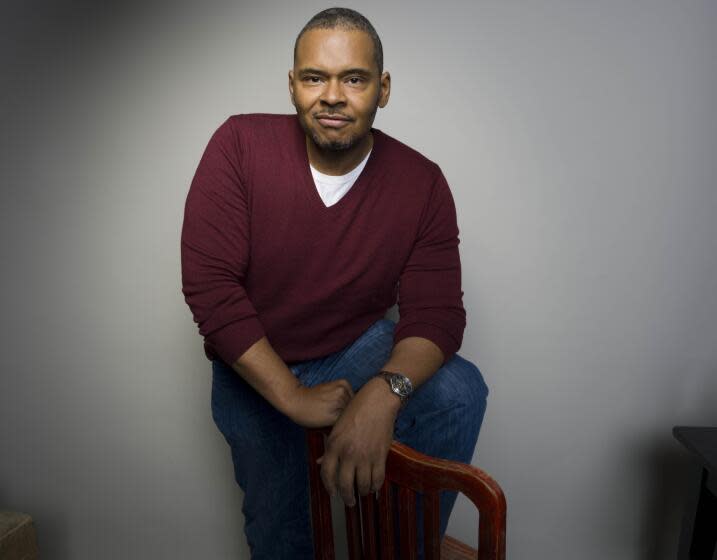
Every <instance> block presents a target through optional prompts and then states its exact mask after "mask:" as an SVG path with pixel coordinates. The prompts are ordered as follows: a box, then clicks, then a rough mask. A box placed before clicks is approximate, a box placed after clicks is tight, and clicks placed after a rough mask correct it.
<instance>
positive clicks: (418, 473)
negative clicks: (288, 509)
mask: <svg viewBox="0 0 717 560" xmlns="http://www.w3.org/2000/svg"><path fill="white" fill-rule="evenodd" d="M330 432H331V427H324V428H307V429H306V438H307V445H308V451H309V483H310V492H311V512H312V525H313V537H314V551H315V555H314V558H315V559H316V560H334V559H335V551H334V539H333V525H332V519H331V497H330V496H329V494H328V492H327V491H326V488H324V484H323V481H322V480H321V475H320V471H321V465H318V464H317V463H316V459H318V458H319V457H320V456H321V455H323V453H324V448H325V438H326V436H328V435H329V434H330ZM392 484H394V485H396V486H398V516H399V520H398V521H399V534H400V545H401V551H402V557H403V558H406V559H408V560H415V558H416V557H417V552H416V546H417V533H416V492H421V493H423V512H424V551H425V558H426V560H438V559H439V558H440V557H441V543H440V542H439V531H440V517H439V506H440V500H439V492H440V491H441V490H449V491H458V492H462V493H463V494H465V495H466V496H467V497H468V498H469V499H470V500H471V501H472V502H473V504H474V505H475V506H476V508H477V509H478V512H479V522H478V552H477V559H478V560H505V527H506V501H505V496H504V494H503V490H502V489H501V487H500V486H499V485H498V483H497V482H496V481H495V480H494V479H493V478H492V477H491V476H490V475H489V474H488V473H486V472H485V471H483V470H481V469H479V468H478V467H474V466H473V465H468V464H465V463H460V462H457V461H448V460H445V459H438V458H435V457H429V456H428V455H424V454H423V453H419V452H418V451H415V450H414V449H411V448H410V447H408V446H407V445H404V444H403V443H401V442H399V441H395V440H394V441H393V442H392V444H391V447H390V449H389V453H388V456H387V458H386V472H385V480H384V483H383V485H382V486H381V489H380V490H379V492H378V504H377V503H376V502H377V500H376V496H375V494H374V493H371V494H369V495H368V496H358V495H357V494H358V493H357V489H356V486H355V485H354V498H357V500H356V504H357V505H356V506H354V507H348V506H345V507H344V509H345V511H346V534H347V540H348V548H349V558H350V559H351V560H358V559H365V560H374V559H378V558H382V559H391V558H393V557H394V550H395V547H394V521H393V508H392V507H391V496H390V487H391V485H392ZM359 504H360V508H359V507H358V506H359ZM370 525H372V527H371V526H370ZM455 542H459V541H455ZM404 551H406V552H404Z"/></svg>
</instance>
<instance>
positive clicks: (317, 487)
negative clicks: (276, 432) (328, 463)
mask: <svg viewBox="0 0 717 560" xmlns="http://www.w3.org/2000/svg"><path fill="white" fill-rule="evenodd" d="M307 443H308V447H309V457H317V458H318V457H320V456H321V455H323V454H324V434H322V433H321V432H318V431H312V430H309V431H308V432H307ZM309 489H310V493H311V524H312V528H313V534H314V543H315V545H314V559H315V560H335V558H336V555H335V552H334V530H333V524H332V521H331V496H329V493H328V492H327V491H326V488H324V483H323V482H322V481H321V465H317V464H316V460H315V459H314V460H313V461H311V460H310V461H309ZM316 543H320V544H316Z"/></svg>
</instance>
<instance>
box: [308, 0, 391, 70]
mask: <svg viewBox="0 0 717 560" xmlns="http://www.w3.org/2000/svg"><path fill="white" fill-rule="evenodd" d="M337 27H338V28H341V29H346V30H349V31H353V30H358V31H365V32H366V33H368V34H369V36H370V37H371V40H372V41H373V56H374V60H375V61H376V66H378V74H379V76H380V75H381V74H382V73H383V47H382V46H381V39H380V38H379V36H378V33H376V29H374V27H373V25H371V22H370V21H369V20H367V19H366V18H365V17H364V16H362V15H361V14H360V13H358V12H357V11H356V10H351V9H350V8H329V9H327V10H323V11H321V12H319V13H318V14H316V15H315V16H314V17H312V18H311V19H310V20H309V21H308V23H307V24H306V25H305V26H304V27H303V28H302V29H301V31H300V32H299V34H298V35H297V37H296V41H294V61H296V47H297V45H298V44H299V39H301V36H302V35H303V34H304V33H306V32H307V31H310V30H312V29H336V28H337Z"/></svg>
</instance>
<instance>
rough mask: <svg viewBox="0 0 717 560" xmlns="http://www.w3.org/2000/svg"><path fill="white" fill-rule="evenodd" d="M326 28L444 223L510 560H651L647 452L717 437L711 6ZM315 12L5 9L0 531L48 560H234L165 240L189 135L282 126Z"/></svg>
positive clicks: (596, 6) (663, 516) (201, 391)
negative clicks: (372, 34)
mask: <svg viewBox="0 0 717 560" xmlns="http://www.w3.org/2000/svg"><path fill="white" fill-rule="evenodd" d="M344 5H345V6H347V7H352V8H355V9H357V10H359V11H360V12H362V13H363V14H364V15H365V16H367V17H368V18H369V19H370V20H371V21H372V23H373V24H374V25H375V27H376V28H377V31H378V33H379V35H380V36H381V38H382V41H383V45H384V51H385V67H386V69H387V70H389V71H390V72H391V74H392V78H393V84H392V94H391V99H390V101H389V104H388V106H387V107H386V108H385V109H383V110H379V112H378V116H377V118H376V121H375V123H374V126H375V127H376V128H379V129H381V130H383V131H384V132H386V133H388V134H390V135H392V136H394V137H396V138H397V139H399V140H401V141H403V142H405V143H407V144H408V145H410V146H412V147H414V148H416V149H418V150H419V151H421V152H422V153H423V154H424V155H426V156H427V157H429V158H430V159H432V160H433V161H435V162H437V163H438V164H439V165H440V166H441V168H442V170H443V172H444V174H445V175H446V177H447V179H448V181H449V184H450V186H451V189H452V192H453V196H454V199H455V202H456V206H457V212H458V224H459V228H460V238H461V244H460V251H461V258H462V265H463V289H464V292H465V296H464V303H465V307H466V310H467V314H468V325H467V328H466V331H465V336H464V340H463V346H462V349H461V350H460V354H461V355H463V356H464V357H466V358H467V359H470V360H473V361H475V363H476V364H477V365H478V366H479V367H480V368H481V370H482V372H483V374H484V377H485V379H486V382H487V383H488V385H489V387H490V391H491V392H490V397H489V401H488V408H487V413H486V417H485V421H484V424H483V428H482V432H481V435H480V438H479V441H478V446H477V449H476V454H475V456H474V459H473V464H475V465H477V466H479V467H481V468H484V469H485V470H486V471H488V472H489V473H491V474H492V475H493V476H494V477H495V478H496V479H497V480H498V482H499V483H500V484H501V486H502V487H503V489H504V491H505V493H506V496H507V500H508V535H507V551H508V557H509V558H512V559H518V560H520V559H523V558H541V559H548V558H580V559H582V560H602V559H605V558H611V559H613V560H632V559H641V560H660V559H668V558H670V559H671V558H674V555H675V550H676V543H677V538H678V532H679V524H680V519H681V516H682V512H683V504H684V502H683V500H684V493H685V492H686V491H687V488H688V486H689V480H688V478H687V476H688V474H689V472H690V471H689V470H688V467H689V463H688V458H687V455H686V452H684V451H683V450H682V448H681V447H680V446H679V445H678V444H677V443H676V442H675V441H674V440H673V439H672V436H671V429H672V427H673V426H674V425H713V426H714V425H717V406H716V403H717V344H716V342H717V297H716V295H715V292H716V290H715V288H716V287H717V220H715V217H714V216H715V214H716V212H717V188H716V185H715V177H716V176H717V173H716V171H717V157H716V156H717V154H716V153H715V149H716V148H717V111H716V110H715V99H717V58H715V56H714V53H715V52H717V34H715V33H714V29H715V25H717V4H715V3H713V2H708V1H704V2H698V1H694V2H683V3H679V4H677V3H673V2H669V1H667V0H664V1H657V0H656V1H652V2H646V1H641V2H631V3H626V2H619V1H608V2H600V3H597V2H567V1H549V0H542V1H538V2H531V3H524V4H521V5H519V4H518V3H508V2H468V1H462V2H460V1H452V0H446V1H443V2H438V3H437V2H403V3H390V2H379V1H366V2H347V3H346V4H344ZM326 7H329V5H326V4H322V3H319V2H315V1H307V2H302V3H295V2H289V1H288V0H287V1H284V2H278V1H264V2H261V3H259V2H256V3H249V2H234V3H229V2H223V3H218V2H214V3H212V2H205V3H202V4H201V5H200V4H199V3H194V4H190V3H188V2H186V3H174V4H170V3H156V2H155V3H139V2H135V3H132V2H129V3H114V4H112V5H111V7H107V6H106V5H105V6H102V7H100V6H99V5H96V4H95V3H93V2H64V3H60V2H46V3H42V2H40V3H33V4H32V5H30V4H27V5H25V4H24V3H21V2H10V3H5V6H4V7H3V8H2V11H3V12H4V13H3V15H2V17H0V20H1V21H2V23H1V24H0V26H2V33H0V61H1V62H2V67H3V68H2V81H3V85H2V93H1V94H0V95H1V99H2V101H1V103H2V108H1V110H2V113H1V114H0V115H1V117H2V124H1V126H0V143H1V144H0V148H1V152H0V154H1V158H2V160H1V161H0V163H1V167H0V174H1V175H0V179H1V180H2V190H1V197H2V198H1V203H2V204H1V206H0V233H1V236H0V238H1V239H2V255H1V259H2V261H1V262H2V279H1V280H0V282H1V283H2V284H1V286H2V290H1V293H2V309H3V312H4V319H3V321H2V336H1V337H0V344H1V345H2V346H1V347H0V348H1V353H0V357H1V359H2V367H1V369H0V376H1V377H0V509H12V510H19V511H25V512H27V513H30V514H31V515H32V516H33V518H34V521H35V525H36V528H37V531H38V536H39V545H40V552H41V556H42V558H43V559H44V560H85V559H90V558H93V559H94V558H104V559H107V560H111V559H129V558H132V559H150V558H162V559H164V558H166V559H170V558H172V559H174V558H176V559H190V558H211V559H217V560H229V559H234V558H249V553H248V547H247V545H246V539H245V537H244V534H243V531H242V526H243V517H242V513H241V500H242V493H241V491H240V490H239V489H238V487H237V486H236V484H235V482H234V480H233V473H232V466H231V459H230V455H229V448H228V447H227V446H226V443H225V442H224V440H223V438H222V436H221V435H220V433H219V431H218V430H217V429H216V427H215V426H214V424H213V422H212V419H211V411H210V406H209V405H210V383H211V375H210V374H211V369H210V362H209V361H208V360H207V359H206V358H205V356H204V354H203V351H202V343H201V337H200V336H199V334H198V332H197V328H196V326H195V324H194V323H193V321H192V318H191V314H190V312H189V309H188V307H187V306H186V304H185V303H184V300H183V296H182V294H181V274H180V253H179V235H180V229H181V223H182V214H183V210H184V202H185V198H186V194H187V191H188V188H189V183H190V181H191V178H192V176H193V174H194V171H195V169H196V166H197V164H198V161H199V158H200V156H201V154H202V151H203V150H204V147H205V146H206V143H207V141H208V140H209V137H210V136H211V134H212V132H213V131H214V130H215V129H216V128H217V127H218V126H219V125H220V124H221V123H222V122H223V121H224V120H225V119H226V118H227V117H228V116H229V115H231V114H237V113H245V112H279V113H292V112H293V107H292V106H291V104H290V102H289V96H288V92H287V71H288V69H289V68H290V66H291V63H292V57H291V55H292V48H293V41H294V38H295V37H296V34H297V33H298V31H299V30H300V28H301V27H302V26H303V24H304V23H305V22H306V21H307V20H308V19H309V18H310V17H311V16H312V15H313V14H314V13H316V12H318V11H320V10H322V9H324V8H326ZM476 520H477V516H476V515H475V513H474V510H473V509H472V504H470V503H469V502H468V501H467V500H466V499H465V498H464V497H460V498H459V500H458V502H457V504H456V507H455V509H454V513H453V516H452V518H451V522H450V524H449V527H448V533H449V534H451V535H453V536H456V537H457V538H460V539H461V540H464V541H466V542H468V543H469V544H472V545H474V546H475V543H476V535H475V523H476Z"/></svg>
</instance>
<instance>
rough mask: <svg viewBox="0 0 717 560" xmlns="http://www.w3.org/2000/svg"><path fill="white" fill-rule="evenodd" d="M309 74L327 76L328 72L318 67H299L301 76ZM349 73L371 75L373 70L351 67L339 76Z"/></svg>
mask: <svg viewBox="0 0 717 560" xmlns="http://www.w3.org/2000/svg"><path fill="white" fill-rule="evenodd" d="M307 74H318V75H319V76H327V75H328V73H327V72H325V71H324V70H319V69H318V68H301V69H299V76H300V77H304V76H306V75H307ZM349 74H358V75H360V76H365V77H371V75H372V72H371V71H370V70H368V69H366V68H349V69H348V70H344V71H343V72H341V73H340V74H339V76H348V75H349Z"/></svg>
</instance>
